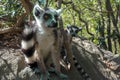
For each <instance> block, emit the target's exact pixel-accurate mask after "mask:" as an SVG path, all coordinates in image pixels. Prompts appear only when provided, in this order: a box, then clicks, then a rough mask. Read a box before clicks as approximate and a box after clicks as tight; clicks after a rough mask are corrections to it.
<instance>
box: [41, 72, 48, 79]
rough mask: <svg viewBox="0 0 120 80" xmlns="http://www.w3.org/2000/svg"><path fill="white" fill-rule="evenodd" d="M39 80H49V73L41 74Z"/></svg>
mask: <svg viewBox="0 0 120 80" xmlns="http://www.w3.org/2000/svg"><path fill="white" fill-rule="evenodd" d="M40 80H50V74H49V72H46V74H41V76H40Z"/></svg>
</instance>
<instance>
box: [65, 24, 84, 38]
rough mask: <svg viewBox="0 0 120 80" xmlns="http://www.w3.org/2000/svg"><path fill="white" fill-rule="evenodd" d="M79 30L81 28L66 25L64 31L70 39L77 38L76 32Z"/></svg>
mask: <svg viewBox="0 0 120 80" xmlns="http://www.w3.org/2000/svg"><path fill="white" fill-rule="evenodd" d="M81 30H82V27H77V26H75V25H67V27H66V31H67V32H68V34H70V35H71V36H72V37H77V34H78V32H80V31H81Z"/></svg>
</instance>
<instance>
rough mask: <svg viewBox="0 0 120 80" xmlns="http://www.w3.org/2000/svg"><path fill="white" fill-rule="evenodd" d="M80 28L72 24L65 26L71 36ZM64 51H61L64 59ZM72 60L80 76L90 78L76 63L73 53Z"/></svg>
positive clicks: (87, 79)
mask: <svg viewBox="0 0 120 80" xmlns="http://www.w3.org/2000/svg"><path fill="white" fill-rule="evenodd" d="M81 30H82V28H78V27H76V26H74V25H69V26H67V28H66V32H67V34H68V35H70V36H71V37H76V36H77V34H78V32H79V31H81ZM65 52H66V51H65V50H64V51H63V53H62V54H63V56H64V57H65V59H66V56H67V54H66V53H65ZM73 60H74V65H75V67H76V68H77V70H78V71H79V73H80V74H81V76H82V77H83V78H84V80H92V79H91V78H90V77H89V75H88V74H87V73H86V71H85V70H84V69H83V68H82V66H81V65H80V64H79V63H78V61H77V59H76V57H75V56H74V55H73ZM66 62H67V63H69V61H66Z"/></svg>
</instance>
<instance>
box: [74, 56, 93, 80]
mask: <svg viewBox="0 0 120 80" xmlns="http://www.w3.org/2000/svg"><path fill="white" fill-rule="evenodd" d="M73 60H74V65H75V67H76V68H77V70H78V71H79V73H80V74H81V76H82V77H83V78H84V80H92V79H91V78H90V76H89V75H88V74H87V73H86V71H85V70H84V69H83V68H82V67H81V65H80V64H79V63H78V61H77V59H76V58H75V56H74V55H73Z"/></svg>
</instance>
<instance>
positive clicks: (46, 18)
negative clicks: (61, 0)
mask: <svg viewBox="0 0 120 80" xmlns="http://www.w3.org/2000/svg"><path fill="white" fill-rule="evenodd" d="M43 18H44V20H48V19H50V18H51V15H50V14H47V13H45V14H44V16H43Z"/></svg>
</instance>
